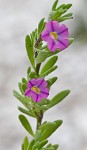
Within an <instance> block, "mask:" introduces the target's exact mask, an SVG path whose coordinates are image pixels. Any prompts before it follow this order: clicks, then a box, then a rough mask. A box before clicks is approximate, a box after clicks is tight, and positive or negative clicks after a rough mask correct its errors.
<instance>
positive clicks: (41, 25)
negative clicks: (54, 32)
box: [37, 18, 45, 35]
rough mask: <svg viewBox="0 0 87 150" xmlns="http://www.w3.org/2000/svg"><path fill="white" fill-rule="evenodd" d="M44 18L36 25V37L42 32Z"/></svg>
mask: <svg viewBox="0 0 87 150" xmlns="http://www.w3.org/2000/svg"><path fill="white" fill-rule="evenodd" d="M44 20H45V18H43V19H41V20H40V22H39V25H38V30H37V33H38V35H40V34H41V32H42V31H43V29H44V27H45V22H44Z"/></svg>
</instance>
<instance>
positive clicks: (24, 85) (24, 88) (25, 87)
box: [22, 83, 27, 92]
mask: <svg viewBox="0 0 87 150" xmlns="http://www.w3.org/2000/svg"><path fill="white" fill-rule="evenodd" d="M26 89H27V85H26V84H25V83H24V84H22V90H23V92H25V90H26Z"/></svg>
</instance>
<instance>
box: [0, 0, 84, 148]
mask: <svg viewBox="0 0 87 150" xmlns="http://www.w3.org/2000/svg"><path fill="white" fill-rule="evenodd" d="M68 1H69V0H68ZM52 2H53V0H50V1H49V0H42V1H40V0H26V1H24V0H18V1H17V0H15V1H14V0H9V1H6V0H0V150H20V149H21V148H20V144H21V143H22V140H23V137H24V136H25V135H27V132H26V131H25V130H24V129H23V127H22V126H21V124H20V122H19V120H18V117H17V116H18V113H19V112H18V110H17V106H18V105H20V103H19V102H18V101H16V99H15V98H14V97H13V95H12V90H13V89H17V83H18V82H19V81H20V80H21V78H22V77H23V76H25V77H26V69H27V67H28V66H29V65H30V64H29V62H28V59H27V55H26V51H25V45H24V40H25V39H24V38H25V36H26V34H29V33H30V31H31V30H33V29H34V28H35V27H36V25H37V24H38V21H39V20H40V19H41V18H42V17H43V16H47V13H48V11H49V10H50V8H51V5H52ZM64 2H65V1H64ZM69 2H72V1H71V0H70V1H69ZM73 4H74V5H73V10H74V12H75V13H78V12H80V10H81V9H80V10H78V9H77V8H76V5H75V3H74V2H73ZM77 4H78V5H79V8H81V6H82V3H79V0H77ZM68 25H70V30H71V32H72V33H73V31H74V29H75V26H76V25H75V23H74V22H73V21H71V23H69V24H68ZM72 26H73V28H72ZM86 51H87V45H84V47H83V45H82V44H80V43H78V42H76V41H75V42H74V44H73V45H72V46H70V47H69V48H68V49H67V50H65V51H63V52H62V53H60V54H59V60H58V66H59V68H58V70H57V71H55V73H53V74H54V75H58V77H59V79H58V81H57V82H56V84H55V86H54V87H52V89H51V96H53V95H55V94H56V93H57V92H59V91H61V90H64V89H70V90H71V94H70V95H69V96H68V98H67V99H66V100H65V101H64V102H62V103H60V104H59V105H58V106H56V107H54V108H53V109H52V110H49V111H48V112H47V113H46V114H45V116H44V120H50V121H51V120H56V119H62V120H63V121H64V123H63V125H62V126H61V127H60V129H59V130H57V132H55V133H54V135H53V136H52V137H51V138H50V139H49V140H50V142H52V143H59V145H60V150H87V100H86V97H87V96H86V95H87V92H86V90H87V77H86V75H87V65H86V64H87V52H86ZM53 74H52V75H53ZM52 75H51V76H52ZM29 120H30V121H31V124H32V126H33V127H34V129H35V120H33V119H31V118H29ZM30 138H31V137H30Z"/></svg>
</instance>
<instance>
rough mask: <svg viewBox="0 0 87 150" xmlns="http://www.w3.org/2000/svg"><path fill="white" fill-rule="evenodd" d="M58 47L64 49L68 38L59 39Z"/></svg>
mask: <svg viewBox="0 0 87 150" xmlns="http://www.w3.org/2000/svg"><path fill="white" fill-rule="evenodd" d="M57 44H58V47H59V49H60V50H64V49H65V48H67V47H68V45H69V40H68V39H61V40H58V43H57Z"/></svg>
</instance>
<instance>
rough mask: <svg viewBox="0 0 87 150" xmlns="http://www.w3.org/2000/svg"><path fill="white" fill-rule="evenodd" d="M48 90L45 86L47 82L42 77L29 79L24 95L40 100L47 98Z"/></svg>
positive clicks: (35, 100) (36, 100)
mask: <svg viewBox="0 0 87 150" xmlns="http://www.w3.org/2000/svg"><path fill="white" fill-rule="evenodd" d="M48 95H49V90H48V88H47V82H46V81H45V80H44V79H42V78H38V79H35V78H33V79H31V80H30V81H29V82H28V84H27V89H26V91H25V96H27V97H31V98H32V99H33V100H34V102H40V101H41V100H42V99H44V98H47V97H48Z"/></svg>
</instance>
